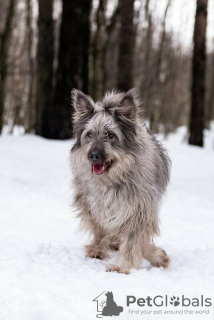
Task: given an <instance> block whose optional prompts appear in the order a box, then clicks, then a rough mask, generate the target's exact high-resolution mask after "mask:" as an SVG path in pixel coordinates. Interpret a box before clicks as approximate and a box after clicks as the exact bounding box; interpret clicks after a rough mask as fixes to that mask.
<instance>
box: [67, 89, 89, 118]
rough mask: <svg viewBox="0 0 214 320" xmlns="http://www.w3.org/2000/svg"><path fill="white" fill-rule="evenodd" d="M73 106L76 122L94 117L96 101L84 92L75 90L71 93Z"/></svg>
mask: <svg viewBox="0 0 214 320" xmlns="http://www.w3.org/2000/svg"><path fill="white" fill-rule="evenodd" d="M71 99H72V106H73V107H74V116H73V120H74V122H75V123H76V122H78V121H79V120H81V119H83V118H87V117H92V115H93V112H94V101H93V100H92V99H91V97H89V96H87V95H85V94H84V93H83V92H82V91H80V90H77V89H73V90H72V91H71Z"/></svg>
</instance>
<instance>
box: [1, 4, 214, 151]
mask: <svg viewBox="0 0 214 320" xmlns="http://www.w3.org/2000/svg"><path fill="white" fill-rule="evenodd" d="M134 86H136V87H138V88H139V90H140V93H141V96H142V99H143V110H144V119H146V121H147V123H148V126H149V127H150V128H151V130H152V131H153V132H154V133H162V134H163V135H164V136H165V137H167V135H168V134H169V133H170V132H173V131H175V130H176V128H177V127H179V126H187V127H188V128H189V134H188V136H187V139H188V142H189V144H193V145H198V146H203V131H204V129H209V128H210V127H211V124H212V120H213V119H214V0H7V1H6V0H0V130H1V132H2V133H13V132H14V128H17V127H18V128H19V129H20V130H21V132H22V133H23V134H24V133H35V134H37V135H40V136H43V137H45V138H50V139H68V138H70V137H71V136H72V126H71V113H72V106H71V98H70V92H71V90H72V88H78V89H80V90H82V91H83V92H85V93H86V94H89V95H91V96H92V98H93V99H94V100H99V99H101V98H102V96H103V94H104V93H105V92H106V90H112V89H113V88H115V89H118V90H129V89H130V88H132V87H134Z"/></svg>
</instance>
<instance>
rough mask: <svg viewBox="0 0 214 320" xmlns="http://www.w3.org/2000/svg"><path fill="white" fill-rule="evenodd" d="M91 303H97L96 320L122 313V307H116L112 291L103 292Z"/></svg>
mask: <svg viewBox="0 0 214 320" xmlns="http://www.w3.org/2000/svg"><path fill="white" fill-rule="evenodd" d="M93 301H96V303H97V312H99V313H98V314H97V318H102V317H103V316H119V315H120V313H121V312H123V307H121V306H118V305H117V303H116V302H115V300H114V295H113V293H112V291H103V292H102V293H101V294H99V296H97V297H96V298H95V299H94V300H93Z"/></svg>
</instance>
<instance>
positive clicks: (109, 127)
mask: <svg viewBox="0 0 214 320" xmlns="http://www.w3.org/2000/svg"><path fill="white" fill-rule="evenodd" d="M72 101H73V107H74V110H75V111H74V116H73V130H74V135H75V137H76V143H75V145H74V147H73V150H74V151H75V150H77V149H80V148H81V151H82V152H83V153H84V155H85V159H86V158H87V161H88V162H89V163H90V168H91V171H92V173H93V174H95V175H103V174H105V175H109V174H111V175H114V174H116V175H118V174H120V172H122V171H121V170H122V169H124V170H126V169H128V167H130V166H132V165H134V164H133V157H134V154H136V152H137V148H138V147H139V143H137V122H138V113H139V110H140V108H139V107H140V100H139V98H138V94H137V91H136V89H131V90H129V91H128V92H127V93H118V92H114V91H113V92H109V93H107V94H106V95H105V97H104V98H103V100H101V101H99V102H97V103H95V102H94V101H93V100H92V99H91V98H90V97H89V96H86V95H85V94H84V93H83V92H81V91H79V90H76V89H74V90H73V91H72Z"/></svg>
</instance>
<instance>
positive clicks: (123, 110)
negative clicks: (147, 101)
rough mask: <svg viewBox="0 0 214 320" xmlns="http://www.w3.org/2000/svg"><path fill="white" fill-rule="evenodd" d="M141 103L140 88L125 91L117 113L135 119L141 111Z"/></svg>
mask: <svg viewBox="0 0 214 320" xmlns="http://www.w3.org/2000/svg"><path fill="white" fill-rule="evenodd" d="M140 105H141V101H140V98H139V92H138V89H137V88H133V89H130V90H129V91H127V92H126V93H125V95H124V97H123V99H122V101H121V103H120V105H119V106H118V107H117V108H116V110H115V115H117V116H123V117H125V118H128V119H130V120H134V119H135V118H136V115H137V113H138V111H139V108H140Z"/></svg>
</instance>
